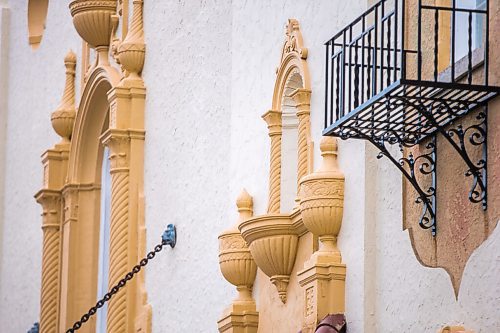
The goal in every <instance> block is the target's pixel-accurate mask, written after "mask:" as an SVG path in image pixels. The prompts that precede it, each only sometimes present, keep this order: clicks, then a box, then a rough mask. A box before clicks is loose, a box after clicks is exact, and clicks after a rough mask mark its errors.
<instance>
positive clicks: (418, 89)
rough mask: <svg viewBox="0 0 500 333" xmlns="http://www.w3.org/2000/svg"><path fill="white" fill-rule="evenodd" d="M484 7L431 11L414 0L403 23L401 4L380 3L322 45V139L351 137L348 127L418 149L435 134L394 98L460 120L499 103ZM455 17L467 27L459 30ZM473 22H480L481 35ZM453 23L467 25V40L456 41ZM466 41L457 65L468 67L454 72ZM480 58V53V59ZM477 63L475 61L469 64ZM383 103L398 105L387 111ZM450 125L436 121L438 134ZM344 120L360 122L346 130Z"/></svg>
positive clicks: (398, 0) (458, 38)
mask: <svg viewBox="0 0 500 333" xmlns="http://www.w3.org/2000/svg"><path fill="white" fill-rule="evenodd" d="M484 6H485V9H477V8H460V7H457V5H456V0H454V1H452V5H451V7H442V6H431V5H426V4H424V3H423V2H422V0H419V1H418V2H417V7H416V8H414V9H413V10H412V12H411V13H412V15H411V16H408V17H409V19H407V18H406V16H407V14H406V13H407V11H408V10H409V8H408V7H407V5H406V1H405V0H394V1H387V0H383V1H380V2H378V3H376V4H375V5H373V6H372V7H370V8H369V9H368V10H367V11H366V12H365V13H363V14H362V15H361V16H359V17H358V18H356V19H355V20H354V21H353V22H352V23H351V24H349V25H348V26H347V27H345V28H344V29H342V30H341V31H340V32H338V33H337V34H336V35H335V36H333V37H332V38H331V39H330V40H329V41H328V42H327V43H326V44H325V45H326V75H325V78H326V82H325V85H326V89H325V91H326V94H325V119H324V121H325V123H324V124H325V134H326V135H338V136H341V135H344V136H348V137H353V136H356V133H354V132H352V131H349V127H351V126H353V125H356V126H357V128H358V129H359V128H362V127H364V128H365V129H366V130H369V129H371V130H373V131H374V132H372V133H367V131H365V133H364V134H370V135H376V134H377V133H378V134H381V133H382V132H384V131H386V130H390V131H394V134H397V135H399V136H401V137H402V138H404V140H406V141H414V140H416V141H420V140H421V139H423V138H425V137H426V136H428V135H430V134H432V133H434V132H435V131H436V127H435V126H433V125H432V124H430V123H429V122H427V121H425V119H422V117H421V115H420V112H419V111H418V110H416V108H415V106H414V105H411V104H408V103H405V102H402V101H398V98H399V97H401V96H403V98H407V97H412V99H413V100H415V99H418V100H422V99H426V102H425V103H426V104H425V105H430V104H432V103H433V102H434V101H435V100H441V101H445V102H448V104H447V107H448V108H449V109H450V110H455V112H458V115H462V114H463V113H467V112H468V111H469V110H471V109H473V108H475V107H477V106H479V105H480V104H481V103H483V102H485V101H487V100H488V99H490V98H492V97H493V96H494V95H496V93H497V90H498V89H496V88H490V87H489V86H488V54H489V32H488V31H489V26H488V25H489V24H488V22H489V11H488V10H487V9H486V8H488V1H487V0H485V1H484ZM459 16H460V17H461V18H464V16H465V17H466V18H467V19H466V20H461V21H465V22H458V20H457V17H459ZM443 18H447V19H448V21H449V22H446V19H445V20H443V22H444V23H446V24H440V21H441V19H443ZM473 22H483V24H482V31H481V33H480V34H479V33H477V31H476V29H475V28H476V27H474V26H473ZM458 23H460V26H462V25H463V24H464V23H465V24H466V25H467V29H465V30H466V35H465V36H464V35H463V34H462V33H460V34H459V33H458V32H459V30H460V29H458V28H459V27H458ZM441 25H443V26H441ZM410 27H413V30H412V29H410ZM450 27H451V28H450ZM446 29H449V30H451V31H449V30H448V31H446ZM461 31H462V30H460V32H461ZM483 32H484V34H483ZM430 36H431V37H432V38H429V37H430ZM443 36H447V37H449V39H447V38H446V37H443ZM409 37H412V38H409ZM479 38H480V39H481V41H482V40H484V42H481V46H480V47H479V50H476V48H477V45H474V43H473V41H475V40H476V39H479ZM431 39H432V41H431ZM443 39H444V40H443ZM423 40H425V42H424V41H423ZM464 41H466V44H465V45H466V46H465V47H466V49H467V52H466V55H465V56H464V57H463V59H461V60H462V61H461V63H463V60H465V59H466V66H462V67H463V68H464V70H461V71H460V72H458V71H457V68H456V67H457V60H459V59H457V55H456V49H457V45H458V44H460V45H464ZM441 44H444V46H442V45H441ZM412 46H413V47H412ZM477 51H482V52H481V53H482V54H481V56H480V57H477V53H478V52H477ZM474 56H476V58H478V59H480V61H477V60H476V63H474ZM440 59H446V60H448V62H449V68H448V69H447V70H442V71H441V70H440V66H441V67H443V60H440ZM409 62H411V63H412V65H413V66H411V69H412V70H411V71H408V63H409ZM477 65H482V66H479V67H478V66H477ZM445 67H447V66H445ZM477 71H480V72H482V73H481V74H477V77H481V78H482V81H481V82H479V80H475V81H474V82H473V72H477ZM440 72H442V73H440ZM445 74H446V75H445ZM476 81H477V82H476ZM384 97H395V98H393V100H392V101H391V105H390V106H389V107H388V105H387V100H386V99H384ZM458 109H460V110H459V111H456V110H458ZM451 118H453V117H450V116H449V114H445V113H444V112H442V114H441V115H440V117H438V118H437V119H436V120H437V123H438V125H439V126H445V125H446V124H448V123H450V122H451ZM349 119H352V120H357V121H356V122H355V123H354V122H347V120H349ZM342 125H345V126H342ZM343 127H345V128H343ZM341 130H342V131H341Z"/></svg>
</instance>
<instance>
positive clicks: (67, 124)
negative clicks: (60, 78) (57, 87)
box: [50, 51, 76, 143]
mask: <svg viewBox="0 0 500 333" xmlns="http://www.w3.org/2000/svg"><path fill="white" fill-rule="evenodd" d="M64 66H66V83H65V85H64V94H63V97H62V100H61V103H60V104H59V106H58V107H57V109H56V111H54V112H52V115H51V117H50V120H51V122H52V127H53V128H54V131H56V133H57V134H59V135H60V136H61V138H62V142H63V143H67V142H69V140H70V138H71V134H72V133H73V124H74V123H75V116H76V108H75V69H76V54H75V53H74V52H73V51H69V52H68V54H67V55H66V57H65V58H64Z"/></svg>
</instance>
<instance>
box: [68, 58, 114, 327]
mask: <svg viewBox="0 0 500 333" xmlns="http://www.w3.org/2000/svg"><path fill="white" fill-rule="evenodd" d="M116 77H117V73H116V72H115V71H114V70H113V69H111V68H102V67H98V68H96V69H95V70H94V71H93V72H92V73H91V75H90V76H89V79H88V81H87V83H86V85H85V87H84V91H83V94H82V97H81V101H80V106H79V108H78V112H77V115H76V119H75V124H74V127H73V135H72V138H71V145H70V149H69V161H68V175H67V180H66V182H65V184H64V187H63V191H62V193H63V204H64V206H63V207H64V211H63V221H62V231H61V234H62V237H61V238H62V243H61V253H62V261H61V276H62V279H61V296H60V297H61V307H60V313H61V318H60V323H61V328H64V327H66V328H67V327H69V326H71V325H72V324H73V322H75V321H76V320H78V319H79V318H80V316H81V315H82V314H83V313H85V312H86V311H88V308H89V307H90V306H92V305H93V304H95V302H96V295H97V275H98V267H97V262H98V259H97V258H98V253H99V224H100V198H101V196H100V194H101V193H100V190H101V184H100V178H101V165H102V156H103V155H102V151H103V146H102V144H101V141H100V136H101V135H102V133H103V132H105V131H106V130H107V129H108V127H109V102H108V98H107V94H108V92H109V91H110V90H111V89H112V86H113V84H116V82H117V79H116ZM94 326H95V319H94V318H92V319H91V321H90V322H89V327H94Z"/></svg>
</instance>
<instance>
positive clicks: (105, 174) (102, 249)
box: [96, 147, 111, 333]
mask: <svg viewBox="0 0 500 333" xmlns="http://www.w3.org/2000/svg"><path fill="white" fill-rule="evenodd" d="M110 169H111V167H110V161H109V148H108V147H105V148H104V151H103V156H102V174H101V210H100V215H101V218H100V229H99V268H98V274H97V299H101V298H102V297H103V296H104V295H105V294H106V292H107V291H108V276H109V232H110V224H111V173H110ZM107 313H108V304H107V303H105V304H104V306H103V307H102V308H101V310H100V311H99V312H98V313H97V324H96V333H106V317H107Z"/></svg>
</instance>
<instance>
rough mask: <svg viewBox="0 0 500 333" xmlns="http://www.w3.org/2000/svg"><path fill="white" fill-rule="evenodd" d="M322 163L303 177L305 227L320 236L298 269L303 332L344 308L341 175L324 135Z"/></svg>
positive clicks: (333, 147) (334, 147) (334, 143)
mask: <svg viewBox="0 0 500 333" xmlns="http://www.w3.org/2000/svg"><path fill="white" fill-rule="evenodd" d="M320 149H321V155H322V156H323V163H322V165H321V167H320V168H319V170H318V171H317V172H315V173H313V174H310V175H308V176H306V177H304V178H302V180H301V182H300V207H301V214H302V221H303V223H304V225H305V227H306V228H307V229H308V230H309V231H310V232H311V233H313V234H314V235H315V236H318V237H319V240H320V243H321V245H320V249H319V250H318V251H316V252H315V253H313V254H312V256H311V258H310V259H309V261H307V262H306V263H305V264H304V269H303V270H302V271H300V272H298V273H297V275H298V277H299V283H300V285H301V286H302V287H303V288H304V298H305V301H306V307H305V313H304V326H303V329H302V332H303V333H307V332H314V328H315V327H316V325H317V323H318V321H319V320H320V319H321V318H323V317H325V316H326V315H327V314H336V313H343V312H344V308H345V275H346V266H345V265H344V264H342V257H341V254H340V251H339V249H338V248H337V236H338V234H339V232H340V227H341V225H342V215H343V206H344V175H343V173H342V172H341V171H340V170H339V168H338V164H337V141H336V139H335V138H333V137H323V139H322V141H321V144H320Z"/></svg>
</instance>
